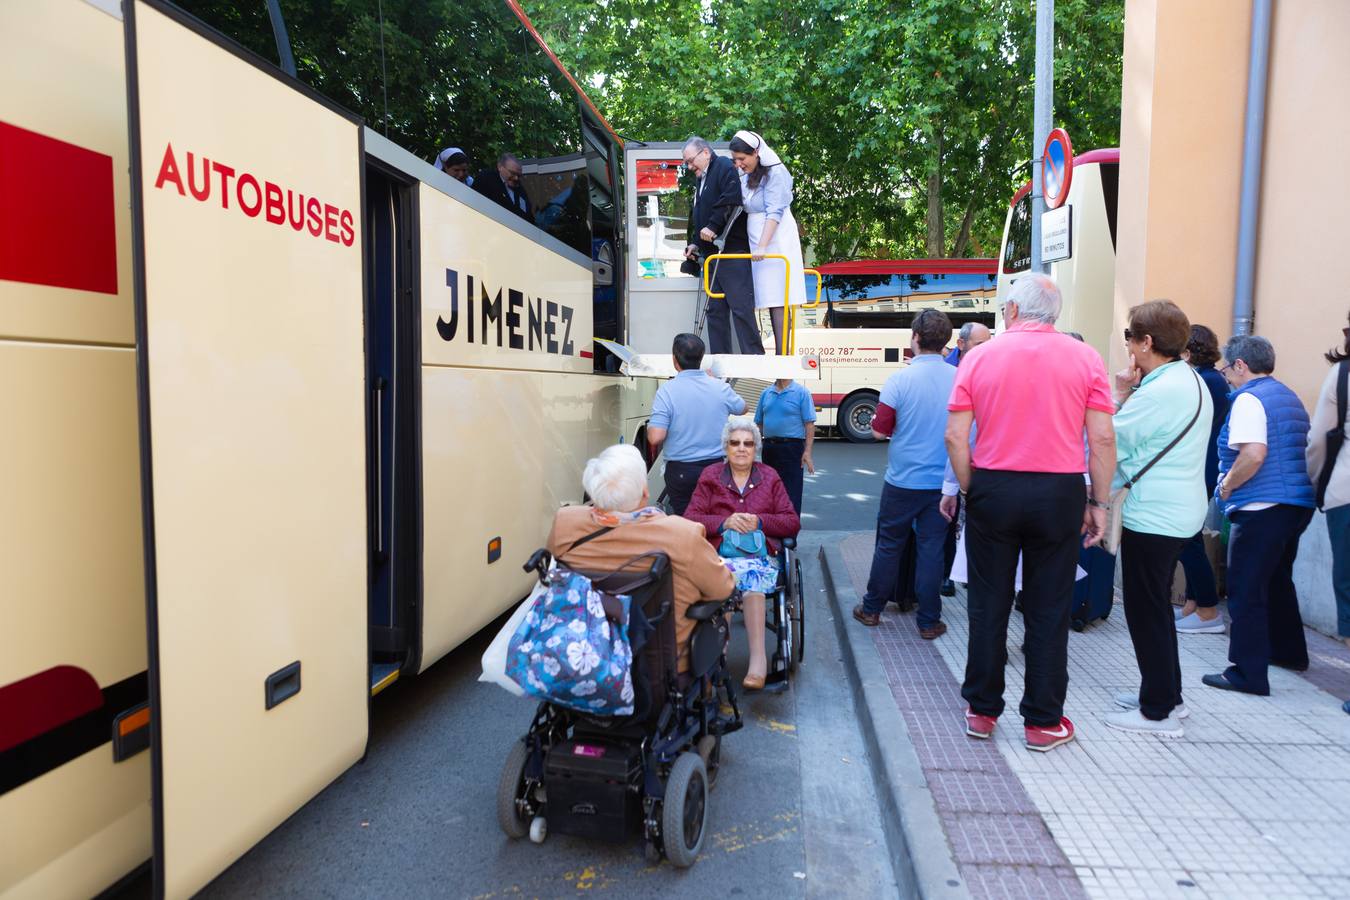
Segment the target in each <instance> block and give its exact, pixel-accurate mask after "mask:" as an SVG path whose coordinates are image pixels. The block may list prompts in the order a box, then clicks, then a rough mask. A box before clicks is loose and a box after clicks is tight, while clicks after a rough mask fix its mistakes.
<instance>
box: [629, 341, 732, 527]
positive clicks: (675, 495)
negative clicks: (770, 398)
mask: <svg viewBox="0 0 1350 900" xmlns="http://www.w3.org/2000/svg"><path fill="white" fill-rule="evenodd" d="M671 355H672V356H673V357H674V358H675V377H674V378H672V379H670V381H667V382H666V383H665V384H663V385H661V387H660V389H659V390H657V392H656V397H655V398H654V399H653V400H652V417H651V419H650V420H649V421H648V422H647V446H648V447H649V448H651V455H652V458H653V459H654V458H655V457H656V454H658V453H661V452H662V451H664V452H665V455H666V493H667V495H668V496H669V497H670V508H671V509H672V510H673V511H674V513H675V515H677V516H682V515H684V510H685V507H687V506H688V505H689V498H690V497H692V496H694V487H695V486H696V485H697V484H698V476H699V475H701V474H703V470H704V469H705V468H707V467H708V466H710V465H712V464H713V463H719V462H721V461H722V458H723V457H724V456H725V453H724V451H723V448H722V427H723V426H724V425H726V423H727V416H739V415H741V414H742V413H744V412H745V400H743V399H741V397H740V395H738V394H737V393H736V392H735V391H733V390H732V389H731V386H730V385H728V384H727V383H726V382H725V381H723V380H722V379H720V378H713V377H712V376H710V375H708V374H707V373H706V372H704V371H703V370H702V369H701V368H700V366H702V365H703V340H702V338H700V337H699V336H698V335H696V334H688V333H685V334H677V335H675V343H674V344H673V345H672V346H671Z"/></svg>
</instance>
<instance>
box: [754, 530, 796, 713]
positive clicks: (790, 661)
mask: <svg viewBox="0 0 1350 900" xmlns="http://www.w3.org/2000/svg"><path fill="white" fill-rule="evenodd" d="M780 543H781V547H780V548H779V551H778V557H777V559H778V585H777V587H775V588H774V590H773V592H771V593H767V594H765V595H764V619H765V627H766V628H767V629H768V635H773V636H774V638H776V642H775V646H774V648H773V652H772V653H771V654H770V656H769V671H768V674H767V675H765V676H764V686H765V689H766V690H782V689H784V688H786V687H787V682H788V679H789V678H790V677H791V675H792V674H793V673H794V672H796V671H797V667H798V666H799V665H801V663H802V655H803V653H804V652H805V650H806V610H805V606H806V596H805V594H804V593H803V588H802V564H801V560H800V559H798V558H797V539H796V538H783V539H782V540H781V541H780ZM768 635H766V636H765V641H766V643H767V641H768V640H769V638H768ZM766 649H768V648H766Z"/></svg>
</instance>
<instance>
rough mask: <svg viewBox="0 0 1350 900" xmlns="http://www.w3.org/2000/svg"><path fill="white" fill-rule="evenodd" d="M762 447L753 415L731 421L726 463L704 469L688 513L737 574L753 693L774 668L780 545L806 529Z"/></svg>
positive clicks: (727, 431) (724, 443) (725, 430)
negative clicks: (773, 611)
mask: <svg viewBox="0 0 1350 900" xmlns="http://www.w3.org/2000/svg"><path fill="white" fill-rule="evenodd" d="M760 443H761V440H760V435H759V428H758V427H757V426H756V425H755V420H754V418H753V417H751V416H732V417H730V418H729V419H727V424H726V427H724V428H723V429H722V450H723V451H724V452H725V453H726V462H724V463H721V464H718V465H711V466H708V468H706V469H704V470H703V474H702V475H700V476H699V479H698V486H697V487H695V488H694V496H693V498H692V499H690V501H689V507H688V508H687V509H686V510H685V512H684V516H685V518H686V519H690V520H692V521H694V522H697V523H699V524H700V525H702V526H703V529H704V531H705V532H706V533H707V538H708V542H709V543H710V544H712V546H714V547H717V548H718V551H719V553H720V555H721V556H722V557H724V559H723V560H722V562H723V563H724V564H725V565H726V567H727V569H728V570H730V571H731V572H732V573H734V574H735V576H736V587H737V588H739V589H740V591H741V599H742V602H743V608H744V610H745V633H746V638H747V639H748V641H749V643H750V668H749V671H748V672H747V673H746V676H745V680H744V681H742V682H741V684H742V685H743V686H744V687H745V688H746V689H747V690H752V691H755V690H759V689H760V688H762V687H764V679H765V675H766V673H767V670H768V660H767V658H766V656H765V651H764V628H765V626H764V623H765V618H764V595H765V594H768V593H772V592H773V591H774V590H775V588H776V586H777V584H778V561H777V560H776V559H775V555H776V554H777V553H778V542H779V541H780V540H782V539H783V538H793V537H796V536H797V532H798V531H800V530H801V519H800V518H798V516H797V510H796V509H794V508H793V506H792V500H791V499H790V498H789V497H788V494H787V489H786V488H785V487H784V486H783V482H782V480H781V479H780V478H779V477H778V473H777V472H775V471H774V470H773V469H771V468H770V467H769V466H766V465H764V464H763V463H760V462H756V461H755V457H756V455H757V454H758V452H759V449H760Z"/></svg>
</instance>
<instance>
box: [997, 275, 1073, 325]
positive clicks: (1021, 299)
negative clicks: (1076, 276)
mask: <svg viewBox="0 0 1350 900" xmlns="http://www.w3.org/2000/svg"><path fill="white" fill-rule="evenodd" d="M1006 302H1008V303H1016V304H1017V315H1018V317H1019V318H1023V319H1030V320H1032V321H1033V322H1045V323H1046V324H1049V325H1053V324H1055V320H1056V319H1058V318H1059V311H1060V308H1061V307H1062V306H1063V305H1064V298H1063V296H1062V295H1061V294H1060V292H1059V286H1058V285H1056V284H1055V282H1054V279H1052V278H1051V277H1050V276H1049V275H1042V274H1041V273H1040V272H1031V273H1029V274H1027V275H1023V276H1022V277H1021V278H1019V279H1017V281H1015V282H1013V286H1012V290H1011V291H1009V292H1008V299H1007V301H1006Z"/></svg>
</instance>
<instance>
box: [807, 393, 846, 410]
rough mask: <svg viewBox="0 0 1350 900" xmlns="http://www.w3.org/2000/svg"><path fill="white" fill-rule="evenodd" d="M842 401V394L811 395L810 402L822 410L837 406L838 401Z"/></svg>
mask: <svg viewBox="0 0 1350 900" xmlns="http://www.w3.org/2000/svg"><path fill="white" fill-rule="evenodd" d="M843 399H844V395H843V394H812V395H811V402H812V403H813V404H815V405H816V406H819V407H821V408H822V409H829V408H830V407H834V406H838V405H839V401H841V400H843Z"/></svg>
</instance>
